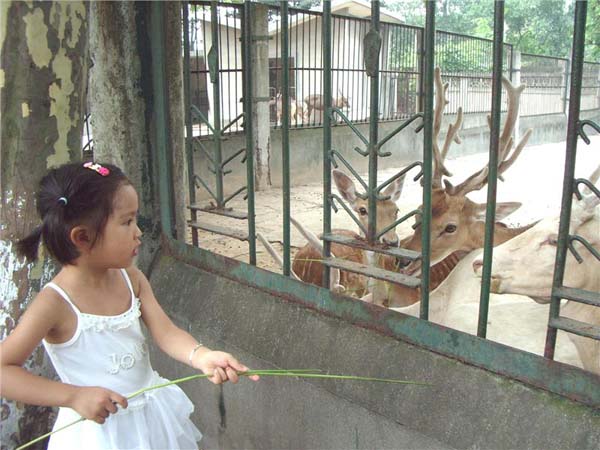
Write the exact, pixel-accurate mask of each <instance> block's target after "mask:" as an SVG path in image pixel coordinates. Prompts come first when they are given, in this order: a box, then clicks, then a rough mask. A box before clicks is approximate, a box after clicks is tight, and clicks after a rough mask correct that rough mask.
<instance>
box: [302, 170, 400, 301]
mask: <svg viewBox="0 0 600 450" xmlns="http://www.w3.org/2000/svg"><path fill="white" fill-rule="evenodd" d="M332 175H333V181H334V183H335V185H336V187H337V190H338V192H339V193H340V195H341V196H342V198H343V199H344V200H345V201H346V202H347V203H348V204H349V205H350V208H351V209H352V210H353V211H354V213H355V214H356V215H357V217H358V218H359V220H360V222H361V224H362V225H363V227H365V229H368V226H369V217H368V216H369V207H368V202H367V200H364V199H363V198H362V196H359V195H358V194H357V191H356V186H355V184H354V182H353V181H352V179H351V178H350V177H349V176H348V175H346V174H345V173H344V172H343V171H341V170H339V169H333V171H332ZM403 186H404V176H401V177H399V178H397V179H396V180H395V181H394V182H393V183H391V184H390V185H389V186H388V187H387V188H386V189H385V190H384V191H383V193H382V194H383V198H386V197H387V198H386V199H385V200H378V208H377V224H378V228H379V230H383V229H384V228H386V227H388V226H389V225H390V224H392V223H393V222H395V221H396V218H397V215H398V207H397V206H396V203H395V202H396V201H397V200H398V199H399V198H400V195H401V194H402V188H403ZM292 224H293V225H294V226H295V227H296V228H297V229H298V230H299V231H300V233H301V234H302V235H303V236H304V237H305V238H306V239H307V240H308V243H307V244H306V245H305V246H304V247H302V248H301V249H300V250H299V251H298V253H296V255H295V257H294V261H293V264H292V271H293V272H294V273H295V274H296V275H297V276H298V278H299V279H301V280H302V281H305V282H307V283H311V284H315V285H318V286H321V285H322V275H323V265H322V264H321V262H320V260H321V259H322V257H323V256H322V254H323V253H322V245H321V243H320V241H319V239H318V238H317V237H316V236H315V235H314V234H312V233H311V232H309V231H308V230H306V229H305V228H304V227H303V226H302V225H301V224H300V223H299V222H298V221H296V220H294V219H293V218H292ZM332 233H333V234H336V235H342V236H346V237H349V238H351V239H359V240H360V239H364V234H363V233H362V230H359V232H358V233H356V232H354V231H351V230H347V229H333V230H332ZM381 241H382V242H383V243H384V244H387V245H391V246H397V245H398V237H397V236H396V232H395V230H394V229H391V230H388V231H387V233H385V234H384V235H383V236H382V237H381ZM331 254H332V256H333V257H335V258H341V259H346V260H348V261H352V262H356V263H360V264H364V265H367V264H368V257H367V254H366V252H365V251H364V250H362V249H359V248H354V247H350V246H347V245H342V244H338V243H335V242H334V243H332V244H331ZM331 272H332V274H335V275H333V277H335V278H336V279H337V276H338V275H337V269H332V271H331ZM367 284H368V282H367V278H366V277H365V276H364V275H360V274H357V273H352V272H347V271H341V272H339V285H340V286H343V288H340V287H339V286H338V290H341V291H345V292H347V293H348V294H350V295H352V296H356V297H359V298H362V297H363V296H365V295H366V294H367V290H368V287H367Z"/></svg>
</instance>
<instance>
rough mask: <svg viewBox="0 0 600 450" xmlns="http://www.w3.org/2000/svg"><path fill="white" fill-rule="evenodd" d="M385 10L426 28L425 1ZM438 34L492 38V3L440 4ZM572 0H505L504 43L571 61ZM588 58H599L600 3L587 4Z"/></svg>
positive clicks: (387, 1)
mask: <svg viewBox="0 0 600 450" xmlns="http://www.w3.org/2000/svg"><path fill="white" fill-rule="evenodd" d="M383 6H384V7H385V8H387V9H389V10H391V11H396V12H398V13H400V14H401V15H403V16H404V17H405V18H406V21H407V23H409V24H413V25H419V26H423V25H424V23H425V3H424V1H423V0H384V2H383ZM436 12H437V14H436V27H437V29H439V30H444V31H452V32H455V33H463V34H469V35H473V36H478V37H482V38H487V39H491V38H492V36H493V32H494V2H493V1H492V0H437V4H436ZM573 12H574V1H573V0H506V2H505V10H504V19H505V41H506V42H507V43H510V44H513V45H514V46H515V49H516V50H519V51H521V52H524V53H534V54H540V55H551V56H560V57H569V55H570V52H571V45H572V33H573ZM586 58H587V59H588V60H591V61H598V60H599V58H600V0H589V1H588V14H587V27H586Z"/></svg>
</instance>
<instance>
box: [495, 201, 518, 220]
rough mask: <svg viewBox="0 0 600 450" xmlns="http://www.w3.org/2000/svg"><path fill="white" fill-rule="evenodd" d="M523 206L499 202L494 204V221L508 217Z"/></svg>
mask: <svg viewBox="0 0 600 450" xmlns="http://www.w3.org/2000/svg"><path fill="white" fill-rule="evenodd" d="M522 205H523V204H522V203H520V202H500V203H496V220H502V219H505V218H506V217H507V216H510V215H511V214H512V213H514V212H515V211H516V210H517V209H519V208H520V207H521V206H522Z"/></svg>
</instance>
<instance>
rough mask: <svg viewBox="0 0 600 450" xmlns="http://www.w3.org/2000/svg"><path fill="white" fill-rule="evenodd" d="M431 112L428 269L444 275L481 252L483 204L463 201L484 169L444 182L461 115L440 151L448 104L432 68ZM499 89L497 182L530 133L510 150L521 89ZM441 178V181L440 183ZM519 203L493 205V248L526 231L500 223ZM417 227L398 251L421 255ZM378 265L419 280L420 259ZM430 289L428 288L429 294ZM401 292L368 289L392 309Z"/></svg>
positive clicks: (388, 287)
mask: <svg viewBox="0 0 600 450" xmlns="http://www.w3.org/2000/svg"><path fill="white" fill-rule="evenodd" d="M434 82H435V107H434V115H433V142H432V144H433V174H432V198H431V204H432V207H431V209H432V217H431V230H430V236H431V269H430V270H431V273H433V269H434V267H436V266H437V267H444V266H446V268H447V269H449V270H446V272H447V273H450V271H451V270H452V269H453V268H454V266H456V264H457V263H458V261H459V260H460V259H461V258H462V257H464V256H465V255H466V254H468V253H469V252H471V251H473V250H475V249H479V248H481V247H483V241H484V234H485V233H484V231H485V209H486V204H480V203H475V202H474V201H472V200H470V199H469V198H468V197H467V194H468V193H470V192H473V191H477V190H479V189H482V188H483V187H484V186H485V185H486V183H487V174H488V170H489V169H488V167H487V166H486V167H484V168H483V169H481V170H480V171H478V172H476V173H474V174H473V175H471V176H470V177H468V178H467V179H466V180H465V181H463V182H462V183H460V184H458V185H456V186H454V185H453V184H452V183H451V182H450V181H449V180H448V179H447V177H451V176H452V174H451V173H450V171H449V170H448V169H447V168H446V166H445V164H444V161H445V159H446V156H447V154H448V151H449V149H450V146H451V144H452V142H455V143H458V144H460V143H461V138H460V136H459V130H460V128H461V125H462V120H463V112H462V108H458V112H457V115H456V120H455V121H454V123H451V124H449V126H448V130H447V132H446V136H445V138H444V142H443V143H442V145H441V147H440V143H439V137H440V131H441V128H442V116H443V112H444V109H445V107H446V105H447V104H448V100H447V98H446V91H447V89H448V83H442V77H441V71H440V68H439V67H436V68H435V77H434ZM502 84H503V86H504V89H505V90H506V92H507V94H508V108H507V114H506V119H505V123H504V128H503V130H502V134H501V136H500V142H499V157H498V162H499V165H498V177H499V178H500V179H502V174H503V172H504V171H506V170H507V169H508V168H509V167H510V166H511V165H512V164H513V163H514V162H515V160H516V159H517V157H518V156H519V154H520V153H521V150H522V149H523V148H524V147H525V145H526V144H527V141H528V139H529V137H530V135H531V132H532V130H531V129H529V130H527V131H526V132H525V134H524V135H523V137H522V138H521V140H520V141H519V142H518V143H517V144H516V145H514V141H513V138H512V133H513V130H514V127H515V124H516V121H517V118H518V111H519V98H520V95H521V92H522V91H523V89H524V86H518V87H515V86H513V85H512V84H511V83H510V81H509V80H508V79H507V78H505V77H503V79H502ZM488 125H490V128H491V120H490V117H489V116H488ZM511 151H512V153H511ZM444 177H446V179H443V178H444ZM520 206H521V204H520V203H516V202H507V203H498V204H497V205H496V220H497V221H496V223H495V225H494V231H495V233H494V245H498V244H500V243H502V242H505V241H507V240H509V239H511V238H512V237H514V236H517V235H519V234H521V233H522V232H524V231H525V230H527V229H528V228H530V227H531V226H532V225H527V226H524V227H518V228H509V227H507V226H506V225H505V224H503V223H502V222H500V220H502V219H503V218H505V217H506V216H508V215H509V214H511V213H512V212H514V211H515V210H517V209H518V208H519V207H520ZM421 234H422V229H421V227H420V224H418V223H417V224H416V226H415V232H414V233H413V234H412V235H411V236H408V237H406V238H405V239H403V240H402V241H401V243H400V246H401V247H402V248H405V249H408V250H413V251H421V239H422V238H421ZM377 264H378V265H379V266H382V267H386V268H388V269H391V270H394V271H398V272H401V273H404V274H407V275H412V276H419V275H420V273H421V260H420V259H418V260H414V261H409V260H398V259H395V260H394V259H390V257H388V256H380V257H379V261H378V263H377ZM431 289H434V287H433V286H432V285H430V290H431ZM406 293H407V292H406V288H405V287H403V286H399V285H395V284H391V283H386V282H381V281H378V282H376V283H375V286H374V289H373V301H374V303H376V304H380V305H389V306H392V307H398V306H405V305H407V304H410V303H409V302H407V301H406V300H405V299H404V298H403V296H406ZM418 294H419V293H418V292H416V291H414V290H413V292H412V294H411V295H412V297H413V298H414V297H417V300H418V298H419V297H420V295H418Z"/></svg>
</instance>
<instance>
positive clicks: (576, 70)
mask: <svg viewBox="0 0 600 450" xmlns="http://www.w3.org/2000/svg"><path fill="white" fill-rule="evenodd" d="M586 14H587V1H581V0H578V1H577V2H576V3H575V25H574V32H573V52H572V55H573V62H572V66H571V87H570V92H569V119H568V122H567V154H566V157H565V172H564V178H563V193H562V201H561V210H560V225H559V227H558V248H557V249H556V261H555V265H554V278H553V280H552V296H551V300H550V322H552V321H556V320H557V319H558V316H559V314H560V300H561V298H560V295H559V293H558V292H557V289H559V288H561V287H562V286H563V279H564V275H565V264H566V261H567V248H568V240H569V223H570V220H571V202H572V199H573V190H574V185H573V179H574V178H575V161H576V160H577V138H578V136H579V133H578V130H579V109H580V100H581V79H582V76H583V56H584V49H585V22H586ZM557 331H558V330H557V328H555V327H553V326H551V324H550V323H548V332H547V334H546V347H545V349H544V356H545V357H546V358H549V359H554V349H555V347H556V334H557Z"/></svg>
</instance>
